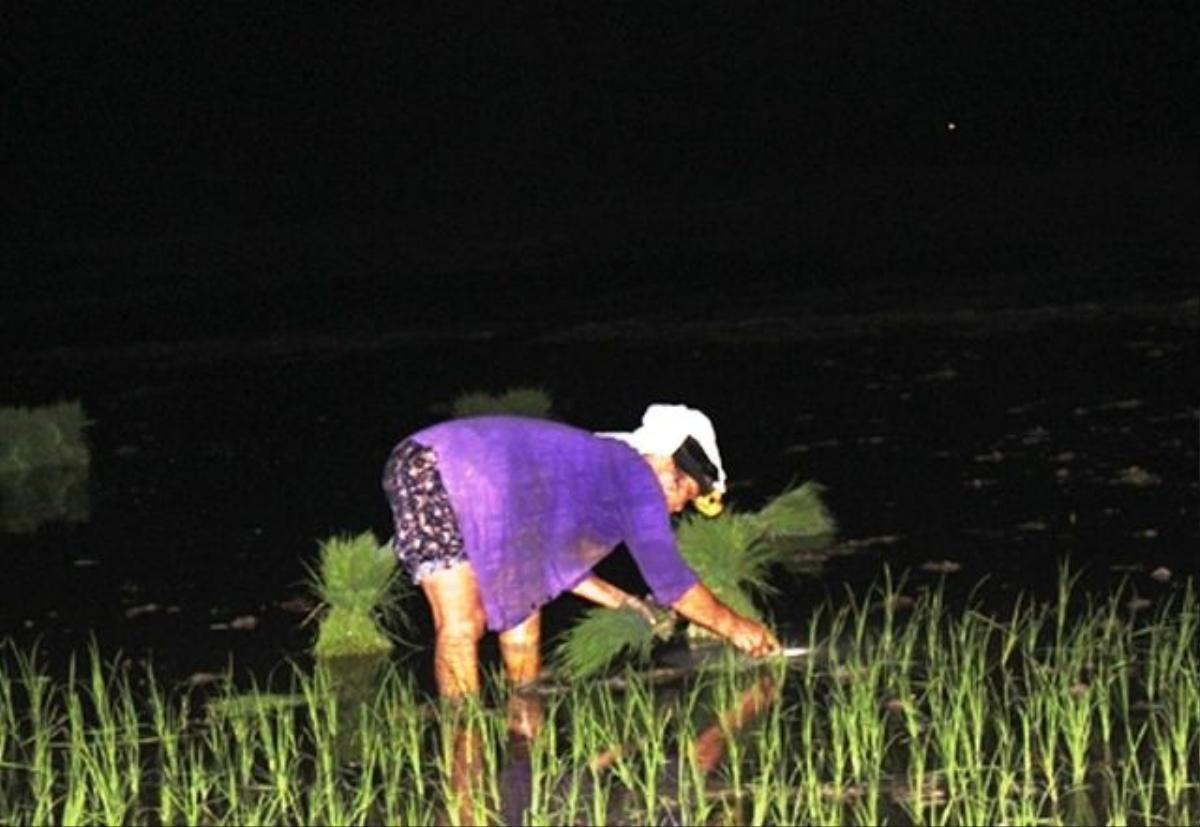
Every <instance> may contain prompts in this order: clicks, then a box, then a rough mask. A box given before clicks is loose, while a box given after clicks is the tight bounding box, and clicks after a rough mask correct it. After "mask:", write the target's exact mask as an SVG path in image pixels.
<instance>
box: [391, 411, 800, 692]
mask: <svg viewBox="0 0 1200 827" xmlns="http://www.w3.org/2000/svg"><path fill="white" fill-rule="evenodd" d="M383 488H384V491H385V492H386V494H387V498H388V502H389V504H390V505H391V509H392V514H393V517H394V520H395V529H396V533H395V537H394V544H395V549H396V554H397V556H398V558H399V560H400V562H401V563H402V564H404V566H405V567H406V568H407V569H408V572H409V573H410V575H411V576H412V579H413V582H415V583H417V584H419V585H420V587H421V589H422V591H424V593H425V596H426V598H427V599H428V600H429V604H430V607H431V608H432V611H433V622H434V628H435V631H436V637H437V640H436V644H435V652H434V678H435V680H436V682H437V686H438V692H439V693H440V694H441V696H442V697H444V698H457V697H461V696H463V695H467V694H475V693H477V692H478V690H479V653H478V647H479V640H480V638H481V637H482V636H483V634H484V632H485V630H487V629H490V630H492V631H495V632H498V633H499V642H500V654H501V659H502V660H503V663H504V670H505V674H506V675H507V677H508V680H509V681H511V682H512V683H513V684H516V685H517V686H521V685H524V684H527V683H530V682H532V681H534V680H535V679H536V678H537V677H538V674H539V672H540V670H541V655H540V639H541V614H540V609H541V607H542V606H543V605H545V604H546V603H548V602H550V601H551V600H553V599H554V598H556V597H558V596H559V595H560V594H562V593H563V592H567V591H569V592H571V593H573V594H575V595H577V596H579V597H582V598H584V599H586V600H589V601H591V602H593V603H597V604H599V605H601V606H607V607H610V608H617V607H630V608H634V609H636V610H638V611H641V612H643V613H644V614H648V613H649V608H648V607H647V606H646V605H645V604H644V603H643V602H642V601H640V600H638V599H637V598H635V597H634V596H632V595H630V594H627V593H626V592H624V591H622V590H621V589H619V588H617V587H616V586H614V585H612V584H611V583H608V582H606V581H604V580H601V579H600V578H599V577H596V576H595V575H594V574H592V568H593V567H594V566H595V565H596V564H597V563H598V562H600V560H602V559H603V558H604V557H605V556H607V555H608V554H609V552H611V551H612V550H613V548H614V547H615V546H617V545H618V544H619V543H624V544H625V546H626V547H627V548H628V549H629V552H630V554H631V555H632V556H633V559H634V561H635V562H636V563H637V566H638V568H639V569H640V571H641V574H642V577H643V579H644V580H645V581H646V583H647V584H648V585H649V586H650V588H651V590H652V591H653V593H654V598H655V600H656V601H657V602H658V603H660V604H661V605H664V606H670V607H671V608H673V609H674V610H675V611H676V612H678V613H679V614H680V615H682V616H683V617H684V618H686V619H688V620H690V621H692V622H694V623H698V624H699V625H701V626H703V627H705V628H707V629H709V630H711V631H712V632H714V633H716V634H717V635H719V636H721V637H724V638H726V639H727V640H728V641H729V642H730V643H732V644H733V645H734V646H736V647H737V648H738V649H740V650H742V651H743V652H746V653H748V654H751V655H756V656H757V655H765V654H768V653H771V652H773V651H775V650H777V649H778V648H779V643H778V642H777V641H776V640H775V638H774V636H772V634H771V632H770V631H768V630H767V629H766V628H765V627H763V626H762V625H761V624H759V623H756V622H755V621H753V620H750V619H748V618H745V617H743V616H741V615H739V614H737V613H736V612H734V611H733V610H732V609H730V608H728V607H727V606H725V605H724V604H722V603H721V602H720V601H719V600H718V599H717V598H716V597H715V596H714V595H713V593H712V592H711V591H709V590H708V588H706V587H705V586H704V585H703V584H702V583H700V582H699V580H698V579H697V578H696V575H695V574H694V573H693V572H692V571H691V569H689V568H688V567H687V565H686V564H685V563H684V562H683V559H682V558H681V557H680V554H679V549H678V547H677V545H676V542H675V535H674V533H673V531H672V529H671V521H670V516H669V515H670V514H674V513H678V512H680V511H682V510H683V509H684V507H685V506H687V504H688V503H689V502H690V503H693V504H694V505H695V506H696V507H697V509H698V510H699V511H701V513H704V514H706V515H708V516H716V514H718V513H719V512H720V510H721V507H722V505H721V495H722V494H723V493H724V491H725V472H724V469H723V468H722V467H721V458H720V454H719V453H718V451H717V444H716V436H715V434H714V432H713V427H712V423H711V422H710V421H709V419H708V417H706V416H705V415H704V414H703V413H701V412H700V411H697V410H694V409H691V408H688V407H686V406H683V405H651V406H650V407H649V408H648V409H647V410H646V413H645V416H644V418H643V421H642V426H641V427H640V428H638V429H637V430H636V431H634V432H633V433H628V434H622V433H602V434H592V433H589V432H587V431H583V430H579V429H577V428H572V427H569V426H566V425H562V424H559V423H554V422H547V421H544V420H537V419H528V418H521V417H505V416H485V417H478V418H472V419H459V420H452V421H449V422H444V423H441V424H438V425H434V426H432V427H429V428H426V429H424V430H422V431H419V432H417V433H415V434H413V435H411V436H409V437H408V438H407V439H404V440H403V441H401V442H400V443H399V444H398V445H397V446H396V447H395V448H394V449H393V450H392V452H391V455H390V456H389V457H388V461H387V464H386V466H385V468H384V473H383Z"/></svg>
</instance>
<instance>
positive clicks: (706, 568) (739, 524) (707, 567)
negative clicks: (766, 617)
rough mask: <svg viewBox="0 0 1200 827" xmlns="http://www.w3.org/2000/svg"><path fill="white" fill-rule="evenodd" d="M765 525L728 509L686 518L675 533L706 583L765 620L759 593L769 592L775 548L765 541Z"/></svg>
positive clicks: (733, 605)
mask: <svg viewBox="0 0 1200 827" xmlns="http://www.w3.org/2000/svg"><path fill="white" fill-rule="evenodd" d="M761 534H762V529H761V524H760V523H759V522H758V520H757V519H755V516H754V515H751V514H737V513H732V512H726V513H724V514H722V515H721V516H720V517H716V518H708V517H703V516H701V515H699V514H688V515H687V516H686V517H684V518H683V519H682V520H681V521H680V523H679V527H678V529H677V530H676V532H675V537H676V540H677V541H678V543H679V553H680V554H681V555H682V556H683V559H684V560H685V561H687V564H688V565H689V566H691V568H692V570H693V571H695V572H696V575H697V576H698V577H699V578H700V582H702V583H703V584H704V585H705V586H707V587H708V588H709V589H711V590H712V592H713V594H715V595H716V596H717V598H718V599H720V601H721V602H722V603H724V604H725V605H726V606H728V607H729V608H731V609H733V610H734V611H735V612H737V613H738V614H740V615H744V616H746V617H750V618H754V619H755V620H761V619H762V618H761V615H760V614H759V613H758V610H757V609H756V608H755V606H754V600H753V595H754V594H755V593H759V594H766V593H768V592H770V590H771V587H770V585H769V584H768V583H767V570H768V569H769V568H770V567H771V563H772V562H774V561H773V558H772V549H771V547H770V546H769V545H767V544H766V543H764V542H762V537H761Z"/></svg>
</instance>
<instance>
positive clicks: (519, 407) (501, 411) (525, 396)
mask: <svg viewBox="0 0 1200 827" xmlns="http://www.w3.org/2000/svg"><path fill="white" fill-rule="evenodd" d="M551 406H552V403H551V400H550V394H548V393H546V391H544V390H542V389H541V388H509V389H508V390H506V391H504V392H503V393H499V394H490V393H486V392H484V391H473V392H471V393H464V394H462V395H460V396H459V397H458V398H456V399H455V400H454V402H453V403H451V405H450V414H451V416H453V417H454V418H455V419H464V418H466V417H471V416H488V415H503V416H525V417H531V418H534V419H550V418H551Z"/></svg>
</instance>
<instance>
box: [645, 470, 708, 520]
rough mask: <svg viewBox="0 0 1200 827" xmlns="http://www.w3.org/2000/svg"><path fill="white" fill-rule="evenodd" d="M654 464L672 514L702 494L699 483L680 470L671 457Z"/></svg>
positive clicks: (668, 508) (681, 509)
mask: <svg viewBox="0 0 1200 827" xmlns="http://www.w3.org/2000/svg"><path fill="white" fill-rule="evenodd" d="M652 465H654V472H655V473H656V474H657V475H658V484H659V485H660V486H662V491H663V496H664V497H666V498H667V510H668V511H670V512H671V513H672V514H678V513H679V512H680V511H683V509H684V508H685V507H686V506H687V504H688V503H689V502H691V501H692V499H693V498H694V497H696V496H698V495H699V494H700V485H699V483H697V482H696V481H695V480H694V479H692V478H691V477H689V476H688V475H687V474H685V473H683V472H682V471H680V470H679V468H677V467H676V465H675V462H674V461H673V460H671V459H670V458H667V459H666V460H665V461H661V462H657V463H652Z"/></svg>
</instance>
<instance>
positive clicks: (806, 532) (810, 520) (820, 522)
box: [752, 482, 837, 562]
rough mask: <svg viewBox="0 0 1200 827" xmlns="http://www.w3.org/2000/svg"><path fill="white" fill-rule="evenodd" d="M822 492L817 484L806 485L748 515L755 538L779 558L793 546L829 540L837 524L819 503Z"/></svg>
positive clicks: (776, 498)
mask: <svg viewBox="0 0 1200 827" xmlns="http://www.w3.org/2000/svg"><path fill="white" fill-rule="evenodd" d="M824 491H825V489H824V487H823V486H821V485H820V484H819V483H815V482H806V483H804V484H803V485H799V486H797V487H796V488H792V489H789V490H787V491H785V492H784V493H782V494H780V495H779V496H778V497H775V498H774V499H773V500H771V501H770V502H769V503H767V504H766V505H765V506H763V507H762V508H761V509H760V510H759V511H757V512H755V513H754V514H753V515H752V519H753V521H754V523H755V525H756V528H757V534H758V536H759V538H760V539H762V540H763V541H764V542H767V543H770V544H771V545H772V546H775V547H776V549H777V550H778V554H780V555H783V554H784V553H786V551H787V550H789V548H790V547H791V546H792V545H793V544H797V543H799V544H800V545H804V544H805V541H808V540H813V539H819V538H827V537H830V536H832V535H833V534H834V533H835V532H836V531H837V522H836V521H835V520H834V518H833V514H831V513H830V511H829V508H828V506H826V505H825V502H824V500H822V499H821V494H822V493H824ZM779 562H786V560H785V559H780V560H779Z"/></svg>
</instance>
